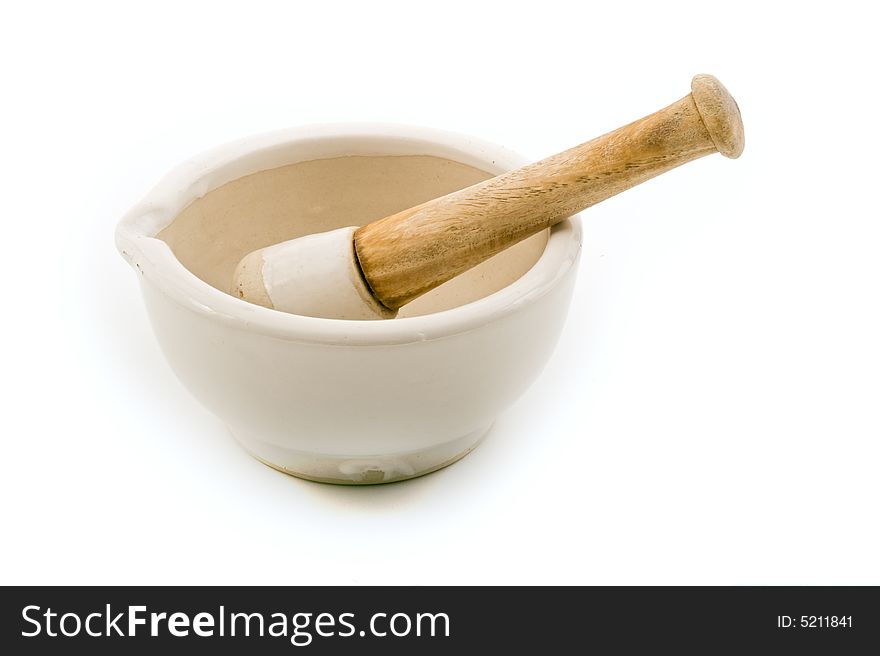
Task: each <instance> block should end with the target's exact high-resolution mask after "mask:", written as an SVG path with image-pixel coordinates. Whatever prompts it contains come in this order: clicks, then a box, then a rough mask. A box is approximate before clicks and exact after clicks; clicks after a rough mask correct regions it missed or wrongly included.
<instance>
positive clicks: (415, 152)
mask: <svg viewBox="0 0 880 656" xmlns="http://www.w3.org/2000/svg"><path fill="white" fill-rule="evenodd" d="M525 163H526V162H525V160H523V159H522V158H521V157H519V156H517V155H515V154H513V153H511V152H510V151H508V150H505V149H503V148H501V147H498V146H495V145H492V144H489V143H485V142H482V141H478V140H474V139H472V138H469V137H464V136H461V135H456V134H450V133H446V132H438V131H433V130H426V129H421V128H411V127H401V126H390V125H329V126H316V127H309V128H304V129H296V130H288V131H282V132H278V133H272V134H269V135H263V136H258V137H254V138H251V139H246V140H243V141H239V142H236V143H234V144H231V145H228V146H225V147H222V148H220V149H218V150H215V151H213V152H210V153H208V154H205V155H203V156H201V157H198V158H195V159H193V160H190V161H189V162H187V163H186V164H184V165H183V166H180V167H179V168H177V169H176V170H174V171H173V172H171V173H170V174H169V175H168V176H166V177H165V178H164V179H163V180H162V181H161V182H160V183H159V185H158V186H157V187H156V188H155V189H153V190H152V191H151V192H150V193H149V194H148V195H147V197H146V198H145V199H144V200H143V201H142V202H141V203H139V204H138V205H136V206H135V207H134V208H132V210H131V211H130V212H129V213H128V214H127V215H126V216H125V217H124V218H123V219H122V221H121V222H120V223H119V225H118V227H117V231H116V241H117V246H118V248H119V250H120V252H121V253H122V255H123V256H124V257H125V259H126V260H127V261H128V262H129V263H130V264H131V265H132V266H133V268H134V269H135V271H136V272H137V274H138V278H139V279H140V281H141V288H142V291H143V295H144V299H145V302H146V307H147V312H148V314H149V317H150V320H151V322H152V325H153V329H154V331H155V333H156V336H157V338H158V340H159V343H160V345H161V348H162V350H163V351H164V353H165V356H166V357H167V359H168V362H169V363H170V365H171V367H172V368H173V369H174V371H175V373H176V374H177V376H178V377H179V378H180V380H181V381H182V382H183V384H184V385H185V386H186V387H187V388H188V389H189V390H190V392H191V393H192V394H193V395H194V396H195V397H196V399H198V400H199V401H200V402H201V403H203V404H204V405H205V406H206V407H207V408H208V409H209V410H211V411H212V412H214V413H215V414H216V415H217V416H218V417H220V418H221V419H222V420H223V421H224V422H226V424H227V425H228V426H229V428H230V430H231V432H232V433H233V435H234V436H235V437H236V438H237V439H238V440H239V441H240V443H241V444H242V445H243V446H244V447H245V448H246V449H247V450H248V451H249V452H250V453H251V454H253V455H254V456H256V457H257V458H259V459H260V460H262V461H263V462H265V463H266V464H269V465H271V466H272V467H275V468H277V469H280V470H282V471H285V472H287V473H290V474H294V475H296V476H300V477H303V478H308V479H312V480H317V481H324V482H333V483H381V482H388V481H395V480H401V479H406V478H411V477H414V476H419V475H421V474H425V473H428V472H431V471H434V470H436V469H439V468H440V467H443V466H445V465H448V464H450V463H452V462H454V461H456V460H457V459H459V458H461V457H462V456H464V455H465V454H467V453H468V452H469V451H470V450H471V449H473V448H474V447H475V446H476V445H477V443H478V442H479V441H480V439H481V438H482V437H483V436H484V435H485V434H486V432H487V431H488V430H489V428H490V426H491V425H492V423H493V421H494V419H495V417H496V416H497V415H498V413H499V412H501V411H502V410H503V409H504V408H505V407H506V406H508V405H510V404H511V403H512V402H513V401H514V400H515V399H516V398H517V397H518V396H519V395H520V394H521V393H522V392H523V391H525V389H526V388H527V387H528V386H529V385H530V384H531V383H532V381H533V380H534V379H535V378H536V377H537V375H538V374H539V372H540V371H541V369H542V367H543V366H544V364H545V363H546V361H547V359H548V358H549V357H550V354H551V352H552V350H553V348H554V345H555V343H556V341H557V338H558V335H559V332H560V330H561V328H562V325H563V322H564V320H565V316H566V313H567V311H568V305H569V301H570V298H571V293H572V287H573V285H574V280H575V274H576V269H577V267H576V263H577V260H578V257H579V254H580V244H581V230H580V225H579V222H578V220H577V219H576V218H575V219H571V220H568V221H564V222H562V223H560V224H559V225H557V226H555V227H554V228H552V229H551V230H548V231H545V232H543V233H541V234H538V235H535V236H533V237H531V238H530V239H528V240H526V241H524V242H521V243H520V244H518V245H517V246H515V247H514V248H511V249H509V250H507V251H505V252H504V253H501V254H499V255H496V256H495V257H494V258H492V259H491V260H488V261H486V262H484V263H483V264H482V265H480V266H479V267H476V268H475V269H472V270H471V271H469V272H467V273H466V274H464V275H462V276H460V277H459V278H457V279H455V280H452V281H450V282H448V283H446V284H445V285H442V286H441V287H439V288H437V289H436V290H434V291H433V292H431V293H430V294H427V295H425V296H424V297H422V298H420V299H418V300H416V301H415V302H413V303H412V304H410V305H409V306H407V307H405V308H404V309H403V310H402V311H401V313H400V317H399V318H398V319H394V320H388V321H341V320H333V319H319V318H314V317H304V316H298V315H292V314H285V313H282V312H278V311H275V310H270V309H267V308H263V307H259V306H256V305H252V304H249V303H247V302H245V301H243V300H241V299H239V298H236V297H233V296H231V295H230V294H228V293H227V290H228V288H229V286H230V283H231V280H232V273H233V270H234V268H235V266H236V264H237V263H238V261H239V259H240V258H241V257H243V256H244V255H245V254H246V253H248V252H250V251H252V250H254V249H256V248H261V247H263V246H268V245H269V244H273V243H277V242H280V241H284V240H287V239H292V238H294V237H299V236H302V235H304V234H309V233H313V232H321V231H325V230H331V229H334V228H338V227H342V226H347V225H361V224H364V223H367V222H369V221H372V220H374V219H378V218H381V217H383V216H386V215H388V214H392V213H394V212H397V211H399V210H401V209H404V208H407V207H411V206H413V205H416V204H418V203H421V202H423V201H425V200H428V199H430V198H434V197H436V196H440V195H443V194H446V193H449V192H451V191H454V190H457V189H460V188H463V187H465V186H468V185H470V184H473V183H475V182H478V181H480V180H483V179H485V178H487V177H490V176H492V175H497V174H499V173H502V172H504V171H507V170H510V169H512V168H516V167H518V166H521V165H523V164H525Z"/></svg>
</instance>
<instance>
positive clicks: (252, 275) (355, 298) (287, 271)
mask: <svg viewBox="0 0 880 656" xmlns="http://www.w3.org/2000/svg"><path fill="white" fill-rule="evenodd" d="M355 230H357V228H356V227H348V228H339V229H338V230H331V231H330V232H320V233H316V234H313V235H306V236H305V237H300V238H299V239H291V240H289V241H285V242H282V243H280V244H274V245H272V246H267V247H266V248H261V249H259V250H256V251H253V252H252V253H249V254H248V255H246V256H245V257H244V258H243V259H242V260H241V262H239V264H238V267H237V268H236V269H235V273H234V275H233V280H232V294H234V295H235V296H238V297H239V298H243V299H244V300H246V301H248V302H250V303H256V304H257V305H262V306H264V307H268V308H273V309H275V310H280V311H282V312H289V313H291V314H300V315H304V316H308V317H322V318H325V319H358V320H363V319H393V318H394V317H395V316H397V311H396V310H389V309H388V308H386V307H385V306H384V305H382V304H381V303H379V301H377V300H376V299H375V298H374V296H373V293H372V292H371V291H370V289H369V287H368V286H367V283H366V281H365V280H364V278H363V275H362V274H361V269H360V266H359V265H358V263H357V258H356V256H355V252H354V232H355Z"/></svg>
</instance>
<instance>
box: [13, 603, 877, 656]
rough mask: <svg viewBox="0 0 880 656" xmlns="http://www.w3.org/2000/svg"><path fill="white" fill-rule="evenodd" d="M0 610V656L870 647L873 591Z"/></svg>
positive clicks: (873, 633)
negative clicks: (221, 652)
mask: <svg viewBox="0 0 880 656" xmlns="http://www.w3.org/2000/svg"><path fill="white" fill-rule="evenodd" d="M0 613H2V615H0V618H2V619H0V621H2V635H0V647H2V652H3V653H6V654H29V653H33V654H54V653H58V654H61V653H69V652H71V650H75V651H74V653H79V652H80V651H81V650H85V652H84V653H89V654H119V653H132V652H134V653H140V652H143V653H162V654H163V655H164V654H177V653H181V654H184V653H186V654H191V653H194V650H202V649H205V650H208V649H211V650H215V649H220V651H225V649H226V648H227V647H228V648H229V649H230V650H235V651H236V652H242V653H267V654H285V653H286V654H296V653H308V654H325V653H326V654H330V653H340V652H342V651H344V650H345V651H352V653H382V654H396V653H400V654H403V653H407V654H412V653H419V654H441V653H451V652H452V651H453V650H461V649H464V650H473V649H477V648H481V649H483V648H489V649H491V651H492V653H497V652H503V651H513V652H515V653H523V652H539V653H572V652H581V651H588V650H590V649H591V648H592V647H599V646H602V647H603V649H604V650H608V649H610V650H611V651H612V653H630V652H631V651H633V650H635V649H636V648H638V649H640V650H642V651H644V648H645V647H646V646H648V647H653V649H652V650H651V651H654V650H657V651H662V652H663V653H666V652H667V650H670V651H671V653H704V654H705V653H716V652H718V651H728V650H731V649H735V650H740V653H756V654H757V653H835V654H850V653H866V652H865V651H864V650H865V649H867V648H870V646H871V645H873V648H874V649H877V648H878V646H880V593H878V588H871V587H850V588H843V587H821V588H819V587H731V588H722V587H691V588H688V587H673V588H657V587H652V588H635V587H633V588H575V587H571V588H547V587H535V588H529V587H509V588H503V587H502V588H452V587H449V588H414V587H413V588H406V587H404V588H401V587H388V588H365V587H274V588H257V587H241V588H236V587H216V588H165V587H137V588H125V587H70V588H55V587H46V588H39V587H35V588H14V587H13V588H3V589H2V606H0ZM245 650H246V652H245ZM464 653H468V652H464ZM874 653H876V651H875V652H874Z"/></svg>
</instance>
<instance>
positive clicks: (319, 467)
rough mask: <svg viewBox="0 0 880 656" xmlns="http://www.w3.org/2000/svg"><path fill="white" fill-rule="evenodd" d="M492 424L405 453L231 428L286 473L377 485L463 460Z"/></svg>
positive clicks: (263, 458)
mask: <svg viewBox="0 0 880 656" xmlns="http://www.w3.org/2000/svg"><path fill="white" fill-rule="evenodd" d="M491 427H492V424H491V423H490V424H488V425H487V426H484V427H482V428H479V429H477V430H475V431H473V432H471V433H468V434H467V435H464V436H462V437H459V438H457V439H454V440H451V441H449V442H444V443H442V444H438V445H436V446H433V447H430V448H427V449H421V450H418V451H408V452H404V453H396V454H388V455H374V456H337V455H327V454H320V453H308V452H305V451H297V450H295V449H288V448H285V447H280V446H276V445H274V444H269V443H267V442H264V441H261V440H259V439H255V438H251V437H249V436H247V435H245V434H243V433H242V432H240V431H237V430H234V429H232V428H230V432H231V433H232V435H233V437H235V439H236V440H237V441H238V442H239V444H241V446H242V447H243V448H244V449H245V451H247V452H248V453H250V454H251V455H252V456H253V457H254V458H256V459H257V460H259V461H260V462H262V463H263V464H264V465H268V466H269V467H272V468H273V469H277V470H278V471H280V472H283V473H285V474H290V475H291V476H296V477H297V478H303V479H306V480H309V481H315V482H317V483H333V484H336V485H377V484H380V483H394V482H396V481H405V480H407V479H410V478H416V477H418V476H424V475H425V474H430V473H431V472H434V471H437V470H438V469H442V468H443V467H446V466H448V465H451V464H452V463H454V462H456V461H458V460H461V459H462V458H464V457H465V456H466V455H467V454H468V453H470V452H471V451H472V450H473V449H474V448H476V446H477V445H478V444H479V443H480V442H481V441H482V439H483V438H484V437H485V436H486V434H487V433H488V432H489V429H490V428H491Z"/></svg>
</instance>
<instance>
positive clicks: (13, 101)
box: [0, 0, 880, 584]
mask: <svg viewBox="0 0 880 656" xmlns="http://www.w3.org/2000/svg"><path fill="white" fill-rule="evenodd" d="M861 6H869V5H868V3H865V4H864V5H861V4H859V3H852V4H849V3H845V2H837V3H834V5H833V8H832V9H828V8H822V7H821V6H820V5H815V6H814V5H812V4H810V3H803V2H798V3H767V2H764V3H740V4H738V5H735V6H733V5H730V4H729V3H728V4H726V5H724V4H721V3H707V2H698V3H680V4H675V3H645V4H644V5H643V6H640V5H633V4H629V3H623V2H621V3H617V2H611V3H609V2H603V3H595V5H593V4H592V3H587V2H571V3H561V2H549V1H547V0H542V1H541V2H529V3H514V2H509V1H508V2H502V3H494V2H493V3H489V2H476V1H475V0H470V1H469V2H465V3H456V2H450V1H449V0H444V2H441V3H436V4H433V5H427V4H424V3H418V2H401V3H378V2H360V3H348V4H345V3H337V2H330V1H328V0H321V1H320V2H310V3H294V2H288V3H265V2H256V1H253V0H248V1H247V2H240V3H237V4H234V5H228V4H225V3H218V2H204V3H193V2H180V1H175V2H170V3H166V2H151V3H143V4H140V5H137V6H135V5H134V4H127V3H118V2H108V3H102V4H98V3H94V2H86V3H82V2H80V3H57V4H47V3H37V2H35V3H22V4H21V5H20V6H13V5H11V4H4V9H3V11H2V17H0V66H2V78H0V79H2V87H0V95H2V101H0V103H2V104H0V119H2V123H0V125H2V143H0V174H2V190H3V191H2V209H3V214H4V216H3V223H2V226H3V232H2V235H3V237H2V240H0V254H2V257H0V267H2V282H3V287H2V289H3V299H2V307H3V310H2V312H3V321H2V324H0V336H2V340H0V344H2V349H3V358H2V365H0V366H2V369H0V371H2V386H3V389H2V399H3V410H2V424H0V431H2V436H3V437H2V439H3V450H2V475H0V494H2V497H0V503H2V516H0V525H2V540H0V554H2V559H0V582H2V583H4V584H10V583H29V584H37V583H116V584H122V583H125V584H137V583H140V584H158V583H186V584H195V583H218V584H219V583H253V584H282V583H285V584H287V583H291V584H293V583H418V584H429V583H579V584H600V583H601V584H659V583H669V584H686V583H688V584H690V583H694V584H704V583H715V584H719V583H724V584H782V583H789V584H806V583H822V584H830V583H845V584H857V583H858V584H862V583H873V584H878V583H880V559H878V554H880V527H878V499H880V477H878V468H880V410H878V409H880V290H878V288H880V256H878V252H880V223H878V218H880V217H878V210H877V205H876V203H877V193H876V190H877V185H878V182H877V177H878V159H877V153H878V152H880V140H878V127H877V126H878V124H877V112H878V107H880V102H878V100H880V98H878V92H877V87H878V84H877V68H876V65H877V63H878V61H880V52H878V46H877V35H876V29H875V28H876V21H875V20H873V19H872V18H871V16H870V15H868V14H867V13H866V12H865V10H862V9H860V8H859V7H861ZM716 7H717V8H716ZM749 7H757V8H756V9H749ZM700 72H707V73H712V74H714V75H716V76H718V77H719V78H720V79H721V80H722V82H724V83H725V84H726V85H727V86H728V88H729V89H730V90H731V91H732V93H733V94H734V96H735V97H736V98H737V99H738V101H739V104H740V106H741V108H742V112H743V117H744V121H745V125H746V135H747V146H746V151H745V154H744V155H743V157H742V158H741V159H739V160H737V161H731V160H726V159H724V158H722V157H720V156H717V155H714V156H712V157H709V158H706V159H703V160H700V161H698V162H696V163H693V164H689V165H688V166H686V167H683V168H681V169H678V170H676V171H673V172H672V173H670V174H668V175H666V176H664V177H663V178H661V179H658V180H654V181H651V182H649V183H647V184H645V185H643V186H642V187H639V188H637V189H634V190H632V191H630V192H627V193H626V194H623V195H621V196H619V197H616V198H613V199H611V200H609V201H607V202H605V203H603V204H601V205H599V206H597V207H594V208H592V209H590V210H588V211H587V212H586V213H585V216H584V229H585V238H584V252H583V260H582V262H581V268H580V274H579V276H580V277H579V282H578V286H577V289H576V292H575V297H574V301H573V305H572V308H571V314H570V317H569V320H568V323H567V325H566V328H565V331H564V333H563V335H562V338H561V341H560V343H559V346H558V349H557V351H556V353H555V356H554V357H553V359H552V361H551V362H550V364H549V365H548V367H547V368H546V370H545V372H544V373H543V375H542V376H541V378H540V379H539V380H538V381H537V382H536V383H535V385H534V386H533V387H532V388H531V390H530V391H529V392H528V393H527V394H526V395H525V396H523V397H522V398H521V399H520V400H519V401H518V402H517V403H516V404H515V405H514V406H513V407H511V408H510V409H509V410H508V411H507V412H506V413H505V414H504V415H503V416H501V417H500V419H499V420H498V422H497V424H496V426H495V428H494V430H493V431H492V433H491V434H490V436H489V438H488V439H487V441H486V442H485V443H484V444H483V445H482V446H481V447H480V448H479V449H477V450H476V451H475V452H474V453H473V454H471V455H470V456H468V457H467V458H465V459H464V460H463V461H461V462H460V463H458V464H456V465H454V466H452V467H450V468H448V469H446V470H443V471H441V472H439V473H436V474H432V475H430V476H427V477H425V478H422V479H418V480H414V481H411V482H407V483H401V484H395V485H389V486H378V487H368V488H347V487H335V486H327V485H318V484H313V483H308V482H304V481H300V480H297V479H295V478H291V477H287V476H284V475H282V474H279V473H277V472H275V471H273V470H271V469H269V468H267V467H265V466H263V465H261V464H259V463H258V462H256V461H255V460H252V459H251V458H250V457H248V456H247V455H245V453H244V452H243V451H242V450H241V449H239V447H238V446H236V444H235V443H234V442H233V441H232V439H231V438H230V437H229V436H228V434H227V433H226V431H225V429H224V427H223V425H222V424H221V422H220V421H219V420H218V419H216V418H214V417H213V416H212V415H210V414H209V413H208V412H207V411H205V410H203V409H202V408H201V407H200V406H199V405H197V404H196V402H195V401H193V400H192V399H191V398H190V397H189V396H188V394H187V393H186V391H185V390H184V389H183V388H182V387H181V385H180V384H179V383H178V382H177V380H176V379H175V378H174V376H173V374H172V373H171V371H170V370H169V368H168V366H167V365H166V364H165V362H164V360H163V357H162V355H161V353H160V351H159V349H158V347H157V345H156V342H155V340H154V338H153V336H152V333H151V330H150V327H149V325H148V322H147V317H146V315H145V312H144V309H143V306H142V304H141V299H140V293H139V289H138V286H137V283H136V279H135V276H134V274H133V273H132V272H131V271H130V270H129V268H128V267H127V266H126V264H125V263H124V262H123V260H122V258H120V257H119V256H118V254H117V253H116V252H115V249H114V245H113V230H114V227H115V223H116V221H117V219H118V218H119V217H120V216H121V215H122V214H123V213H124V211H126V210H127V209H128V207H130V206H131V205H133V204H134V203H135V202H136V201H137V200H139V198H140V197H141V196H142V195H143V194H145V193H146V192H147V191H148V189H149V188H150V187H151V186H152V185H153V184H154V183H155V182H156V181H158V179H159V178H160V177H161V176H162V175H163V174H164V173H165V172H166V171H167V170H168V169H170V168H171V167H172V166H174V165H175V164H177V163H179V162H180V161H182V160H184V159H186V158H187V157H189V156H191V155H193V154H195V153H198V152H200V151H203V150H206V149H209V148H212V147H214V146H216V145H218V144H221V143H224V142H227V141H230V140H234V139H237V138H239V137H242V136H246V135H249V134H252V133H257V132H262V131H267V130H272V129H276V128H283V127H289V126H295V125H301V124H308V123H313V122H331V121H374V120H378V121H390V122H402V123H412V124H416V125H426V126H431V127H437V128H444V129H448V130H455V131H461V132H466V133H471V134H474V135H478V136H480V137H482V138H485V139H488V140H490V141H494V142H497V143H500V144H503V145H505V146H508V147H510V148H512V149H514V150H518V151H520V152H522V153H524V154H526V155H527V156H529V157H531V158H534V159H538V158H540V157H543V156H546V155H549V154H552V153H554V152H556V151H558V150H562V149H564V148H566V147H568V146H571V145H574V144H575V143H579V142H581V141H584V140H586V139H588V138H590V137H593V136H596V135H598V134H601V133H603V132H606V131H608V130H611V129H613V128H615V127H617V126H619V125H622V124H624V123H627V122H629V121H631V120H633V119H635V118H638V117H640V116H642V115H644V114H647V113H649V112H652V111H654V110H655V109H658V108H660V107H662V106H665V105H666V104H668V103H670V102H672V101H674V100H677V99H678V98H679V97H681V96H683V95H685V94H686V93H687V92H688V91H689V83H690V78H691V76H692V75H693V74H695V73H700Z"/></svg>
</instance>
